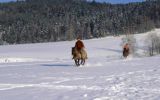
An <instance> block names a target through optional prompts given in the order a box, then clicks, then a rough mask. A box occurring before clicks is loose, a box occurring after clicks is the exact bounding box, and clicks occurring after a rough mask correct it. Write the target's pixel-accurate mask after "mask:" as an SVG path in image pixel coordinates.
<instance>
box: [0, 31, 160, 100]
mask: <svg viewBox="0 0 160 100" xmlns="http://www.w3.org/2000/svg"><path fill="white" fill-rule="evenodd" d="M154 31H155V32H160V29H156V30H154ZM146 34H147V33H146ZM146 34H138V35H136V38H137V41H138V42H137V44H138V47H137V48H138V50H137V53H138V55H139V56H129V57H128V58H127V59H123V58H122V47H121V45H120V44H121V38H122V37H123V36H120V37H106V38H101V39H91V40H85V41H84V43H85V46H86V50H87V53H88V58H89V59H88V60H87V63H86V64H85V66H80V67H76V66H75V65H74V62H73V60H72V59H71V58H72V57H71V52H70V51H71V47H72V46H74V43H75V41H65V42H56V43H39V44H25V45H5V46H0V100H159V99H160V56H154V57H144V54H143V53H144V48H143V47H144V39H145V36H146Z"/></svg>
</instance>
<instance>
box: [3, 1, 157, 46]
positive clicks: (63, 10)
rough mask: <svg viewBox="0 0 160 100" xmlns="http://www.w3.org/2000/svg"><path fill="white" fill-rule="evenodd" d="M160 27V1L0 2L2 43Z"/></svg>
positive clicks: (146, 29)
mask: <svg viewBox="0 0 160 100" xmlns="http://www.w3.org/2000/svg"><path fill="white" fill-rule="evenodd" d="M153 28H160V1H159V0H154V1H152V0H147V1H146V2H141V3H140V2H137V3H129V4H114V5H113V4H109V3H97V2H95V1H93V2H87V1H86V0H25V1H23V0H18V1H17V2H9V3H0V43H1V44H4V43H9V44H19V43H37V42H49V41H65V40H73V39H75V38H76V37H77V36H81V37H82V38H83V39H88V38H98V37H104V36H107V35H120V34H125V33H128V32H132V33H138V32H145V31H148V30H151V29H153Z"/></svg>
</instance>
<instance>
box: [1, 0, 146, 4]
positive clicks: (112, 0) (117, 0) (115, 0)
mask: <svg viewBox="0 0 160 100" xmlns="http://www.w3.org/2000/svg"><path fill="white" fill-rule="evenodd" d="M9 1H16V0H0V2H9ZM96 1H98V2H109V3H113V4H117V3H129V2H141V1H144V0H96Z"/></svg>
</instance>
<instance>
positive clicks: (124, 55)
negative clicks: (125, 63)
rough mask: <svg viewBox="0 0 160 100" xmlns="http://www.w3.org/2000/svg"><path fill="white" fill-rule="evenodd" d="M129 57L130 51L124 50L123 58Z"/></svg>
mask: <svg viewBox="0 0 160 100" xmlns="http://www.w3.org/2000/svg"><path fill="white" fill-rule="evenodd" d="M128 55H129V49H126V48H124V49H123V57H125V58H127V56H128Z"/></svg>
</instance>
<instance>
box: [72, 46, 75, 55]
mask: <svg viewBox="0 0 160 100" xmlns="http://www.w3.org/2000/svg"><path fill="white" fill-rule="evenodd" d="M74 54H75V47H72V55H74Z"/></svg>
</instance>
